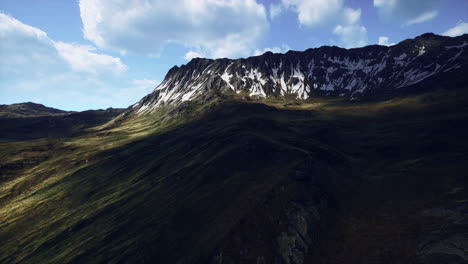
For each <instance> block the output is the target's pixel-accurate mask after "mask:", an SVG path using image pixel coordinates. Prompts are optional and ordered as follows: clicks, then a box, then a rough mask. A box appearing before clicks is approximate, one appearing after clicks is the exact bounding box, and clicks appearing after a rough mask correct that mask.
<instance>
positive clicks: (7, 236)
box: [0, 35, 468, 264]
mask: <svg viewBox="0 0 468 264" xmlns="http://www.w3.org/2000/svg"><path fill="white" fill-rule="evenodd" d="M432 38H434V39H440V40H441V41H443V42H444V44H441V46H439V48H440V50H441V51H445V50H448V51H449V52H452V49H456V50H458V52H457V53H456V54H458V53H460V55H459V56H458V57H456V56H453V57H456V58H455V59H454V60H453V61H449V62H447V63H445V64H444V66H442V64H440V65H441V66H440V67H444V69H450V70H447V71H446V72H444V71H442V72H438V73H435V74H433V75H431V76H430V77H427V78H426V79H424V80H421V81H419V82H417V83H414V84H410V85H408V86H405V87H401V88H395V87H393V86H389V87H388V89H384V88H377V87H371V86H368V87H367V88H366V90H365V91H363V93H362V94H366V93H368V94H367V95H366V96H364V95H362V96H359V97H356V96H357V94H361V93H356V94H354V95H352V93H353V92H349V93H348V94H347V95H345V96H340V94H339V93H338V94H333V93H332V92H330V91H323V93H322V92H320V91H319V90H320V89H317V91H315V92H314V93H312V92H311V93H310V94H309V97H308V98H307V99H304V98H299V99H298V98H297V94H290V95H289V94H286V95H283V96H282V95H281V93H279V94H277V95H275V94H267V96H266V97H265V98H262V97H256V95H250V92H251V91H250V87H247V86H245V87H244V86H242V82H240V81H239V82H238V83H237V84H238V85H239V87H240V88H239V89H241V88H242V87H243V88H242V90H241V92H239V93H237V90H236V91H233V90H231V88H227V86H226V83H224V84H223V82H222V81H220V80H219V78H220V77H219V76H218V75H217V74H216V72H213V71H214V69H212V68H209V69H208V70H207V71H210V70H213V71H212V72H210V73H207V72H204V73H203V74H200V76H202V75H203V76H205V77H206V78H211V79H207V81H206V82H203V83H202V82H200V83H196V82H195V83H193V84H192V81H193V79H195V80H196V79H197V78H195V77H194V78H192V75H191V74H189V73H193V72H198V73H200V72H203V70H202V69H205V67H206V65H205V64H204V63H208V64H210V63H211V64H212V65H220V64H221V63H224V61H226V62H227V63H225V64H226V65H229V63H230V61H229V60H205V59H195V60H193V61H191V62H190V63H189V64H188V65H185V66H181V67H180V68H173V69H172V70H171V71H170V72H169V73H168V75H167V78H166V80H165V81H164V82H163V84H161V86H159V87H158V88H156V90H155V91H154V92H153V93H152V94H150V95H148V96H147V97H145V98H144V99H142V101H140V102H139V103H137V104H135V105H133V106H131V107H129V108H128V109H126V110H125V111H124V112H119V113H114V114H115V115H114V118H108V119H107V121H104V119H102V120H100V121H99V122H97V123H93V122H88V121H87V120H91V119H88V118H83V119H82V123H81V124H82V125H83V126H82V127H81V128H80V127H79V126H77V127H76V130H74V131H73V133H70V131H65V132H64V133H63V134H62V136H60V135H61V132H60V131H59V130H55V132H56V134H55V135H48V134H46V133H38V134H37V135H35V136H34V137H31V138H28V137H15V134H14V132H15V131H20V132H21V133H19V134H20V135H21V134H22V135H27V131H28V129H27V128H26V129H24V130H22V129H11V130H9V132H8V133H7V134H5V133H4V134H2V133H3V132H2V131H5V126H3V125H0V139H2V140H1V141H0V263H26V264H28V263H34V264H36V263H171V264H172V263H177V264H206V263H208V264H233V263H235V264H237V263H239V264H240V263H245V264H262V263H272V264H308V263H323V264H324V263H330V264H341V263H347V264H348V263H349V264H361V263H379V264H387V263H415V264H433V263H453V264H462V263H463V264H464V263H467V261H468V256H467V254H466V252H468V188H467V186H468V178H467V177H466V171H467V164H468V138H467V136H466V135H467V134H468V81H467V80H466V77H465V76H464V74H462V72H461V70H462V69H466V67H467V62H466V61H463V60H460V58H466V57H465V56H466V55H464V54H465V46H463V45H465V44H464V43H465V41H464V38H466V35H465V36H462V37H459V38H445V37H439V36H435V35H423V36H422V37H419V38H416V39H415V40H409V41H406V43H410V44H411V45H412V42H413V41H419V40H421V39H422V40H424V41H428V39H432ZM403 43H405V42H403ZM424 43H426V42H424ZM401 45H402V43H400V44H398V45H397V46H393V47H389V48H387V47H378V46H371V47H364V48H362V49H352V50H344V49H338V48H330V47H326V48H321V49H315V50H312V51H314V52H315V53H317V52H319V51H320V52H322V51H321V50H329V49H336V50H337V51H340V52H343V53H346V54H348V53H349V54H351V53H356V54H361V55H359V56H364V55H365V53H358V52H362V51H363V50H366V51H367V50H370V49H376V50H386V51H389V50H393V49H396V48H397V47H400V48H401V47H402V46H401ZM411 45H409V44H408V46H411ZM460 45H462V47H458V46H460ZM452 46H457V47H452ZM425 47H426V46H425ZM428 47H429V46H428ZM447 47H448V48H447ZM427 49H428V51H427V52H428V53H429V52H430V49H429V48H427ZM307 52H308V51H306V52H305V53H307ZM395 53H398V52H395ZM291 54H301V53H295V52H292V53H291V52H290V53H287V54H284V55H280V54H270V53H267V54H264V55H262V56H259V57H252V58H248V59H241V60H234V61H231V62H233V63H238V62H241V61H242V62H244V64H245V62H246V61H251V63H252V65H253V61H257V65H265V64H266V63H265V62H267V61H262V60H267V58H269V57H277V58H283V64H284V63H285V61H286V57H288V58H289V57H291V58H289V60H292V55H291ZM418 54H419V53H418ZM456 54H455V55H456ZM424 55H426V54H422V55H420V56H419V57H418V56H417V55H414V58H413V59H412V60H408V61H409V62H408V65H412V66H411V68H407V70H408V72H414V71H411V69H416V68H417V67H416V65H417V64H416V62H418V65H419V64H421V65H422V62H421V61H419V60H421V58H423V57H422V56H424ZM446 55H447V56H448V55H452V53H450V54H449V53H447V54H446ZM321 56H322V57H323V55H321ZM336 56H337V57H338V55H336ZM349 56H351V55H349ZM392 56H393V55H392ZM453 57H452V58H453ZM343 58H344V57H343ZM424 58H425V60H431V59H432V58H433V60H434V64H437V63H436V61H437V62H440V63H442V61H443V60H442V58H438V56H437V55H436V54H435V53H434V54H433V55H432V56H430V57H424ZM297 59H298V60H299V59H300V56H297ZM357 60H359V57H358V56H357V55H356V59H355V61H357ZM363 60H364V59H363ZM447 60H449V59H447ZM268 63H269V64H270V62H268ZM458 63H460V67H458V66H456V65H458ZM195 64H197V65H198V64H200V65H201V66H200V65H199V66H197V67H195V66H196V65H195ZM244 64H243V65H244ZM190 65H191V66H190ZM203 65H204V66H203ZM285 65H287V64H285ZM429 65H430V63H429ZM189 66H190V67H191V68H192V69H191V70H188V68H189ZM212 67H214V66H212ZM232 67H233V66H231V67H230V68H229V69H231V68H232ZM246 67H247V66H246ZM388 67H390V66H388ZM407 67H409V66H407ZM421 67H422V66H421ZM195 68H198V69H196V71H195ZM240 68H242V66H240ZM392 68H393V66H392ZM429 68H430V67H428V68H424V67H423V68H422V69H429ZM455 68H456V69H455ZM282 69H283V70H284V72H283V70H281V72H280V69H278V72H280V76H281V75H283V73H284V75H286V73H285V72H286V70H285V68H284V67H283V68H282ZM388 69H391V68H388ZM418 69H419V68H418ZM267 70H268V69H267V68H266V69H265V71H267ZM337 71H339V70H337ZM388 71H389V72H388V73H387V74H386V75H387V76H392V74H391V72H390V70H388ZM221 72H223V70H221V69H220V70H219V72H218V73H221ZM335 72H336V71H335ZM358 72H359V71H358ZM405 72H406V71H403V72H402V73H401V74H403V75H404V74H405ZM262 74H263V73H262ZM361 75H362V74H360V73H357V72H356V75H355V76H357V77H359V76H361ZM378 75H379V76H380V73H378ZM193 76H197V75H196V74H195V75H193ZM210 76H211V77H210ZM234 76H235V74H234ZM205 77H203V78H205ZM176 78H177V79H176ZM200 78H202V77H200ZM239 78H240V79H242V77H239ZM362 78H364V77H363V76H362ZM389 78H390V77H389ZM395 78H396V79H395V80H396V81H395V82H396V83H399V82H400V81H401V80H399V79H398V78H399V77H398V78H397V77H395ZM244 79H245V80H246V81H247V80H248V79H247V78H244ZM209 80H218V81H219V82H218V81H217V82H218V83H216V84H215V83H213V81H211V86H208V84H207V83H208V82H209ZM330 80H332V79H330ZM362 80H367V79H366V78H364V79H362ZM200 81H201V79H200ZM288 81H289V79H288ZM249 82H251V83H253V81H252V80H251V81H249ZM285 82H286V81H285ZM386 82H387V81H386ZM169 83H170V84H171V85H170V87H171V89H172V90H170V89H166V88H168V86H167V85H169ZM382 83H383V82H382ZM390 83H391V79H389V80H388V84H389V85H390ZM176 84H177V85H176ZM200 84H201V86H200ZM237 84H236V85H237ZM232 85H233V86H234V83H233V84H232ZM198 86H200V87H202V88H200V89H203V91H198V90H197V92H194V93H191V87H198ZM164 87H165V88H164ZM236 87H237V86H234V88H235V89H237V88H236ZM265 87H266V84H265V86H262V89H264V88H265ZM257 88H258V87H257ZM257 88H255V89H257ZM252 89H253V88H252ZM371 90H372V91H374V90H375V91H376V92H372V93H371V92H370V91H371ZM171 91H173V92H171ZM366 91H369V92H366ZM166 92H167V93H166ZM328 92H330V94H328ZM163 93H165V94H166V95H167V98H173V99H172V100H166V101H165V100H162V99H161V98H163V97H160V96H162V95H161V94H163ZM182 94H183V95H182ZM185 95H187V96H185ZM184 96H185V97H184ZM164 98H166V97H164ZM177 98H179V99H180V100H178V99H177ZM353 98H355V99H353ZM182 99H187V100H186V101H182ZM84 113H86V112H84ZM76 114H80V113H76ZM71 115H75V114H70V115H64V116H63V117H68V116H71ZM117 115H118V116H117ZM60 117H62V116H60ZM41 118H44V117H34V118H26V119H27V120H31V121H32V120H40V119H41ZM53 118H56V116H54V117H53ZM74 120H77V119H71V121H70V124H71V123H73V122H75V121H74ZM28 122H29V121H28ZM76 123H77V124H80V122H76ZM40 127H42V125H38V126H36V128H34V130H32V129H31V130H32V131H35V130H40ZM46 128H47V130H48V129H49V128H50V127H48V126H46ZM31 130H29V131H31ZM5 135H6V136H5Z"/></svg>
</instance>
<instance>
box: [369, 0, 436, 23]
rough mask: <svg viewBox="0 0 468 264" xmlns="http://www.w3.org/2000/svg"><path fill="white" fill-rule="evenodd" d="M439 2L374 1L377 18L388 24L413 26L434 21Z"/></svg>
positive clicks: (413, 0) (418, 0)
mask: <svg viewBox="0 0 468 264" xmlns="http://www.w3.org/2000/svg"><path fill="white" fill-rule="evenodd" d="M439 1H440V0H411V1H408V0H374V2H373V3H374V7H375V8H377V10H378V13H379V16H380V17H381V18H382V19H384V20H386V21H388V22H400V23H402V24H403V25H413V24H418V23H423V22H427V21H430V20H432V19H434V18H435V17H436V16H437V15H438V12H437V9H436V8H437V6H436V5H437V3H438V2H439Z"/></svg>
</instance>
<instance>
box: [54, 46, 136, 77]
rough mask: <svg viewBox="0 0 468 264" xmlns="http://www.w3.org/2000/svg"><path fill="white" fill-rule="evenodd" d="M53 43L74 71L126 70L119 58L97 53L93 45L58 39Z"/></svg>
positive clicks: (115, 71)
mask: <svg viewBox="0 0 468 264" xmlns="http://www.w3.org/2000/svg"><path fill="white" fill-rule="evenodd" d="M54 45H55V48H56V49H57V51H58V54H59V55H60V57H62V58H63V59H64V60H65V61H67V63H68V64H69V65H70V67H71V68H72V69H73V70H74V71H78V72H89V73H99V72H102V71H109V72H113V73H116V74H118V73H121V72H123V71H125V70H127V66H126V65H125V64H123V63H122V61H121V60H120V58H116V57H112V56H109V55H106V54H97V53H95V52H93V51H95V50H96V48H95V47H91V46H87V45H75V44H69V43H64V42H60V41H58V42H54Z"/></svg>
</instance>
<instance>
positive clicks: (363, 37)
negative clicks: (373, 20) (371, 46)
mask: <svg viewBox="0 0 468 264" xmlns="http://www.w3.org/2000/svg"><path fill="white" fill-rule="evenodd" d="M342 17H343V18H342V22H343V23H341V24H339V25H337V26H336V27H335V29H334V30H333V34H335V35H338V36H339V38H340V42H341V44H342V46H344V47H345V48H356V47H362V46H365V45H366V44H367V29H366V28H365V27H364V26H362V25H361V24H360V20H361V9H352V8H347V7H346V8H344V9H343V11H342Z"/></svg>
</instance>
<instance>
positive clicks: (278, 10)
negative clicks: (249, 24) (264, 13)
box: [270, 4, 283, 20]
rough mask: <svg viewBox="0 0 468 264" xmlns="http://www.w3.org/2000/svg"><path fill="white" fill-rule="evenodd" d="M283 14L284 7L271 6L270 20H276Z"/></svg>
mask: <svg viewBox="0 0 468 264" xmlns="http://www.w3.org/2000/svg"><path fill="white" fill-rule="evenodd" d="M281 12H283V7H282V6H281V4H271V5H270V19H272V20H273V19H274V18H275V17H277V16H279V15H280V14H281Z"/></svg>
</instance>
